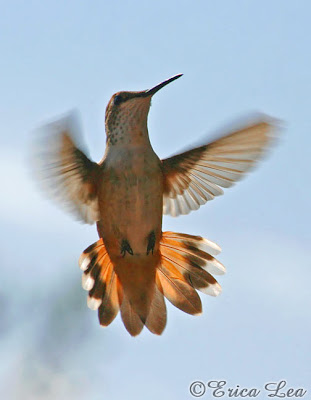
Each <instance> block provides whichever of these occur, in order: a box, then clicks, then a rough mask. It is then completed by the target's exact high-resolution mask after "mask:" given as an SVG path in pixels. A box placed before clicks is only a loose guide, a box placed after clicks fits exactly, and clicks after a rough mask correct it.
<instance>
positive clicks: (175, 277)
mask: <svg viewBox="0 0 311 400" xmlns="http://www.w3.org/2000/svg"><path fill="white" fill-rule="evenodd" d="M157 278H158V279H159V281H160V285H158V287H159V289H160V290H161V291H162V293H163V294H164V296H165V297H166V298H167V299H168V300H169V301H170V302H171V303H172V304H173V305H174V306H175V307H177V308H179V309H180V310H182V311H184V312H186V313H188V314H192V315H197V314H201V312H202V304H201V300H200V297H199V295H198V294H197V292H196V291H195V289H194V288H193V287H192V286H191V285H190V284H189V283H188V282H187V280H186V279H185V277H184V276H183V275H182V274H181V273H180V272H179V271H178V269H177V268H175V267H174V265H173V264H172V263H171V262H170V261H168V260H166V259H165V258H162V260H161V266H160V267H158V270H157Z"/></svg>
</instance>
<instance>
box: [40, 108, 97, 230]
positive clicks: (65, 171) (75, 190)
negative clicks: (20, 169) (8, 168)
mask: <svg viewBox="0 0 311 400" xmlns="http://www.w3.org/2000/svg"><path fill="white" fill-rule="evenodd" d="M36 136H37V137H36V143H35V146H34V152H33V154H32V157H33V160H32V161H34V162H33V163H32V164H33V168H34V172H35V175H36V177H37V178H38V179H37V180H38V181H39V183H40V184H41V186H43V188H44V189H45V191H46V192H47V194H48V195H49V196H50V195H52V197H54V198H55V199H56V200H60V201H61V203H62V204H63V205H64V206H65V208H66V209H68V210H69V211H71V212H72V213H73V214H75V216H76V217H77V218H78V219H79V220H81V221H83V222H86V223H88V224H92V223H94V222H95V221H98V220H99V209H98V199H97V192H98V188H97V182H98V175H99V174H100V167H99V165H98V164H97V163H94V162H92V161H91V160H90V159H89V158H88V157H87V156H86V155H85V154H84V152H83V151H82V150H81V147H82V145H81V143H80V142H81V141H80V140H79V139H80V138H79V136H80V135H79V123H78V119H77V115H76V113H71V114H70V115H69V116H66V117H64V118H61V119H59V120H57V121H55V122H52V123H50V124H48V125H45V126H43V127H41V128H39V129H38V130H37V132H36ZM78 143H79V144H78Z"/></svg>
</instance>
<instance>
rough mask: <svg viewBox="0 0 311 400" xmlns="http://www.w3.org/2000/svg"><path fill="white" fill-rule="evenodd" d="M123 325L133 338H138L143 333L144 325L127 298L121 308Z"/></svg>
mask: <svg viewBox="0 0 311 400" xmlns="http://www.w3.org/2000/svg"><path fill="white" fill-rule="evenodd" d="M120 311H121V318H122V321H123V324H124V326H125V328H126V330H127V331H128V333H129V334H130V335H131V336H137V335H139V334H140V332H141V331H142V329H143V327H144V324H143V322H142V320H141V319H140V318H139V316H138V314H136V312H135V311H134V310H133V308H132V306H131V304H130V302H129V301H128V299H127V297H126V296H124V298H123V302H122V305H121V308H120Z"/></svg>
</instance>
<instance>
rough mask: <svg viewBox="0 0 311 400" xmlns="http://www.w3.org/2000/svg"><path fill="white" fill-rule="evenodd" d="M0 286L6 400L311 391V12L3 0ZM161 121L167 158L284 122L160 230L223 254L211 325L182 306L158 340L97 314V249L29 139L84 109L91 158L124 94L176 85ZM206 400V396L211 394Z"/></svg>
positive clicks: (155, 138)
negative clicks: (93, 306) (225, 130)
mask: <svg viewBox="0 0 311 400" xmlns="http://www.w3.org/2000/svg"><path fill="white" fill-rule="evenodd" d="M0 6H1V7H0V10H1V12H0V54H1V58H0V71H1V73H0V88H1V96H0V130H1V132H2V134H1V147H0V160H1V171H2V188H3V192H2V196H1V207H0V223H1V226H2V240H1V243H2V245H1V248H2V285H1V288H0V305H1V307H0V320H1V321H2V322H1V324H0V335H1V342H0V353H1V361H2V362H1V364H0V393H1V394H2V396H1V398H2V397H3V398H6V399H16V398H21V396H23V397H22V398H23V399H27V400H28V399H35V400H36V399H40V400H41V399H55V398H57V399H62V398H66V399H86V398H87V399H92V400H93V399H94V400H100V399H112V400H114V399H116V400H119V399H125V398H126V399H144V398H148V399H151V400H153V399H160V398H161V399H166V398H169V399H172V400H177V399H178V400H180V399H190V398H191V396H190V395H189V392H188V387H189V384H190V383H191V382H192V381H193V380H196V379H199V380H202V381H208V380H211V379H225V380H227V381H228V382H229V383H230V385H231V386H235V385H237V384H239V385H240V386H244V387H258V388H262V387H263V385H264V384H265V383H266V382H268V381H273V380H280V379H286V380H287V381H288V385H289V386H294V387H301V386H303V387H305V388H307V389H309V391H311V385H310V377H311V370H310V362H311V346H310V336H311V323H310V318H311V311H310V310H311V307H310V306H311V301H310V300H311V295H310V280H311V261H310V256H311V254H310V243H311V241H310V239H311V235H310V223H311V218H310V197H311V189H310V176H311V167H310V147H311V139H310V138H311V120H310V110H311V99H310V98H311V96H310V94H311V52H310V37H311V25H310V13H311V6H310V2H308V1H296V2H291V1H284V0H279V1H268V0H261V1H242V0H235V1H229V0H226V1H209V0H208V1H195V2H190V1H178V2H177V1H170V2H167V1H162V0H159V1H157V2H153V3H151V2H142V1H120V2H115V3H114V4H113V2H108V1H97V0H92V1H90V2H86V1H77V0H75V1H66V2H61V1H49V0H47V1H28V2H25V1H16V0H12V1H10V2H4V1H0ZM176 73H184V76H183V77H182V78H181V79H179V80H178V81H176V82H174V83H172V84H171V85H169V86H168V87H167V88H165V89H164V90H163V91H161V92H159V94H157V95H156V96H155V97H154V99H153V104H152V108H151V111H150V116H149V131H150V136H151V141H152V144H153V146H154V149H155V150H156V151H157V152H158V154H159V155H160V156H161V157H166V156H168V155H170V154H172V153H175V152H177V151H178V150H180V149H183V148H185V147H187V146H189V145H191V144H192V143H197V142H198V141H202V137H208V134H209V133H213V132H215V131H216V132H217V131H219V130H220V131H221V130H222V127H226V126H227V127H228V126H229V127H230V126H231V123H232V122H233V121H239V119H240V118H243V117H247V116H248V115H249V113H253V112H257V111H259V112H264V113H266V114H269V115H271V116H273V117H276V118H279V119H281V120H282V121H284V122H283V125H284V126H285V129H284V130H283V132H282V136H281V138H280V141H279V143H278V146H277V147H275V148H274V149H273V150H272V151H271V154H270V156H269V157H268V158H267V160H265V161H264V162H263V163H262V164H261V165H260V166H259V168H258V169H257V170H256V171H255V172H254V173H252V174H251V175H250V176H249V177H247V178H246V179H245V180H244V181H243V182H241V183H239V184H238V185H237V186H236V187H234V188H232V189H229V190H227V191H226V193H225V195H224V196H223V197H221V198H217V199H215V200H214V201H213V202H210V203H209V204H207V205H206V206H204V207H202V208H201V209H200V210H199V211H196V212H193V213H191V214H190V215H188V216H185V217H179V218H178V219H173V218H170V217H167V218H164V229H165V230H174V231H180V232H186V233H193V234H200V235H202V236H205V237H207V238H209V239H211V240H214V241H216V242H217V243H218V244H219V245H220V246H221V247H222V250H223V252H222V254H221V255H220V257H219V259H220V260H221V261H222V262H223V263H224V264H225V265H226V267H227V270H228V272H227V274H226V275H225V276H222V277H220V278H219V282H220V283H221V284H222V287H223V293H222V295H221V296H220V297H218V298H216V299H214V298H210V297H207V296H204V297H203V296H202V301H203V306H204V314H203V315H202V316H201V317H196V318H195V317H191V316H188V315H186V314H183V313H182V312H180V311H179V310H177V309H174V308H173V307H170V306H169V307H168V308H169V316H168V325H167V328H166V330H165V331H164V334H163V336H162V337H155V336H153V335H151V334H149V332H148V331H146V332H143V333H142V335H141V336H139V337H138V338H136V339H133V338H131V337H129V335H128V334H127V332H126V331H125V329H124V327H123V326H122V323H121V322H120V319H119V317H118V319H117V320H116V321H115V322H114V323H113V324H112V325H111V326H110V327H109V328H107V329H105V330H104V329H102V328H100V327H99V325H98V323H97V315H96V313H95V312H92V311H91V310H88V309H87V306H86V292H84V291H83V290H82V288H81V285H80V276H81V273H80V270H79V269H78V266H77V260H78V257H79V255H80V253H81V252H82V251H83V250H84V248H86V247H87V246H88V245H89V244H91V243H92V242H94V241H95V240H96V229H95V227H89V226H84V225H80V224H79V223H77V222H76V221H74V220H72V219H71V217H70V216H68V215H67V214H64V213H63V212H62V211H61V210H59V209H58V208H57V207H56V206H55V205H54V204H53V203H50V202H49V201H47V200H46V199H45V198H44V197H42V196H41V193H40V192H38V191H37V189H36V186H35V184H34V182H33V181H32V179H31V178H30V172H29V169H28V164H27V162H26V160H27V158H28V154H29V148H30V143H31V131H32V130H33V129H34V128H35V127H36V126H38V125H40V124H41V123H42V122H44V121H46V120H48V119H50V118H53V117H55V116H57V115H58V114H61V113H63V112H66V111H68V110H70V109H72V108H77V109H79V111H80V113H81V118H82V121H83V126H84V132H85V140H86V142H87V144H88V146H89V150H90V154H91V155H92V157H93V158H94V160H99V159H100V158H101V157H102V154H103V152H104V147H105V134H104V127H103V118H104V110H105V107H106V104H107V102H108V100H109V98H110V96H111V95H112V94H113V93H114V92H116V91H118V90H142V89H147V88H149V87H152V86H153V85H155V84H156V83H158V82H160V81H162V80H164V79H166V78H168V77H170V76H172V75H175V74H176ZM203 398H210V396H207V395H206V396H205V397H203Z"/></svg>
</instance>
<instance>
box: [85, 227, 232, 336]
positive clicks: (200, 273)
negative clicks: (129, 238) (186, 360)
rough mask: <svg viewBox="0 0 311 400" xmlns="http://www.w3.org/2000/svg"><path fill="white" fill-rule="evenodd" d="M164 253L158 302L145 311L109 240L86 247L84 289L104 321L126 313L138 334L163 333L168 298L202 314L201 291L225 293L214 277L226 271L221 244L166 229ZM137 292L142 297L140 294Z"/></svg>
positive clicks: (157, 277) (156, 287)
mask: <svg viewBox="0 0 311 400" xmlns="http://www.w3.org/2000/svg"><path fill="white" fill-rule="evenodd" d="M159 251H160V257H159V264H158V266H157V268H156V273H155V276H154V288H153V289H152V293H153V295H152V300H151V301H150V302H149V300H148V302H147V303H146V310H147V311H146V312H145V311H144V314H143V315H141V308H140V307H138V308H137V306H136V300H135V298H131V295H132V292H131V291H129V290H124V285H123V284H122V282H123V283H124V277H123V276H122V274H121V276H119V275H118V272H116V271H118V267H116V266H115V265H114V264H113V262H112V261H111V259H110V257H109V254H108V252H107V250H106V247H105V244H104V242H103V239H99V240H98V241H97V242H95V243H93V244H92V245H91V246H89V247H88V248H87V249H86V250H84V252H83V253H82V254H81V256H80V259H79V265H80V268H81V269H82V271H83V276H82V287H83V288H84V289H85V290H87V291H88V292H89V295H88V299H87V304H88V306H89V308H91V309H92V310H98V317H99V322H100V324H101V325H103V326H108V325H109V324H110V323H111V322H112V321H113V320H114V319H115V317H116V315H117V314H118V312H119V311H120V312H121V318H122V321H123V323H124V325H125V327H126V329H127V331H128V332H129V333H130V334H131V335H132V336H136V335H138V334H139V333H140V332H141V331H142V329H143V327H144V326H146V327H147V328H148V329H149V330H150V332H152V333H154V334H157V335H160V334H161V333H162V332H163V330H164V328H165V325H166V305H165V301H164V297H166V298H167V299H168V300H169V301H170V302H171V303H172V304H173V305H174V306H176V307H178V308H179V309H181V310H182V311H184V312H186V313H188V314H192V315H197V314H200V313H201V312H202V304H201V300H200V297H199V295H198V294H197V291H196V290H200V291H201V292H203V293H206V294H209V295H212V296H217V295H218V294H219V293H220V292H221V287H220V285H219V284H218V283H217V281H216V280H215V278H213V276H212V275H211V274H212V273H213V274H215V275H221V274H224V273H225V267H224V266H223V265H222V264H221V263H220V262H219V261H217V260H216V259H215V258H214V257H213V256H214V255H216V254H218V253H219V252H220V248H219V247H218V246H217V245H216V244H215V243H213V242H211V241H208V240H207V239H204V238H202V237H200V236H192V235H186V234H182V233H174V232H163V233H162V238H161V241H160V248H159ZM131 267H133V266H131ZM142 271H143V269H142ZM141 273H143V272H141ZM134 295H135V296H136V297H137V296H138V297H139V295H140V293H136V294H135V293H134Z"/></svg>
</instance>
